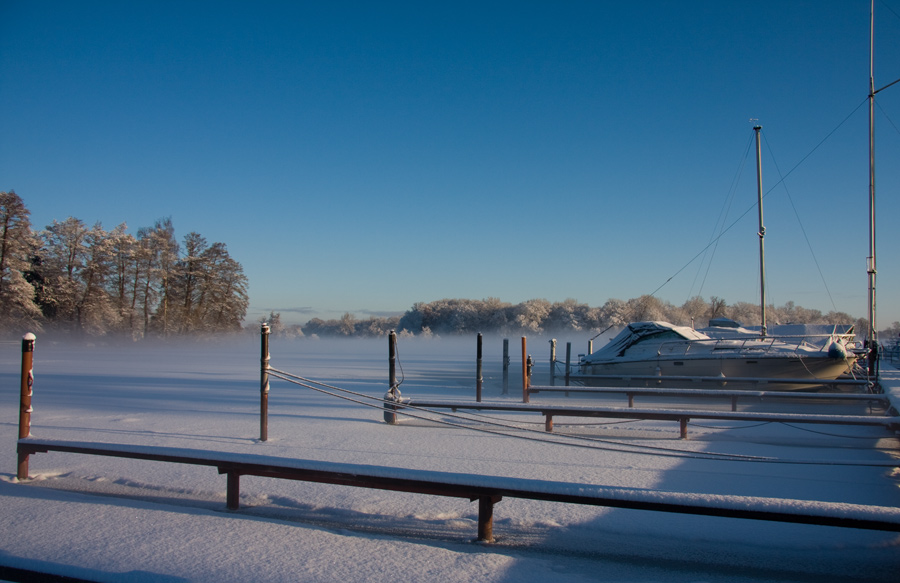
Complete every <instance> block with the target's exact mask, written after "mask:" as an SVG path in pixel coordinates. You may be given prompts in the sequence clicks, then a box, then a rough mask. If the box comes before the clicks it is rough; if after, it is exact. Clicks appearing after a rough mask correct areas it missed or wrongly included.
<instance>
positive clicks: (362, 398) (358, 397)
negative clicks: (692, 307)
mask: <svg viewBox="0 0 900 583" xmlns="http://www.w3.org/2000/svg"><path fill="white" fill-rule="evenodd" d="M268 372H269V374H270V375H271V376H273V377H275V378H279V379H281V380H284V381H286V382H288V383H291V384H295V385H298V386H302V387H305V388H308V389H310V390H313V391H316V392H319V393H323V394H326V395H330V396H333V397H337V398H339V399H343V400H345V401H350V402H352V403H356V404H359V405H363V406H365V407H370V408H373V409H379V410H381V411H384V410H385V409H384V405H386V404H387V405H396V404H397V403H396V402H394V401H388V400H385V399H382V398H379V397H372V396H370V395H366V394H364V393H359V392H356V391H351V390H349V389H342V388H340V387H337V386H334V385H329V384H327V383H323V382H321V381H316V380H313V379H308V378H304V377H301V376H299V375H294V374H291V373H288V372H285V371H281V370H278V369H274V368H269V369H268ZM314 385H319V386H320V387H324V388H319V387H317V386H314ZM326 389H328V390H326ZM331 391H338V392H339V393H346V395H341V394H337V393H334V392H331ZM347 395H352V396H347ZM367 401H370V402H367ZM372 401H374V402H372ZM460 408H465V407H464V406H462V407H460ZM410 410H415V411H420V412H423V413H428V414H431V415H439V416H442V417H445V418H446V417H450V418H453V419H459V420H462V421H469V422H472V421H477V420H475V419H472V418H470V417H466V416H464V415H459V414H454V413H440V412H437V411H433V410H429V409H424V408H421V407H416V406H411V405H402V409H399V410H397V411H396V413H397V414H398V415H404V416H406V417H410V418H413V419H419V420H423V421H428V422H431V423H436V424H439V425H446V426H449V427H454V428H458V429H467V430H470V431H478V432H481V433H488V434H490V435H497V436H501V437H512V438H515V439H524V440H526V441H533V442H538V443H547V444H552V445H565V446H570V447H580V448H586V449H596V450H604V451H615V452H621V453H633V454H638V455H657V456H662V457H674V458H682V459H683V458H687V459H706V460H720V461H745V462H763V463H783V464H794V465H827V466H866V467H869V466H871V467H895V466H896V465H897V464H896V463H891V462H851V461H844V462H840V461H838V462H834V461H829V462H821V461H807V460H784V459H779V458H773V457H766V456H750V455H741V454H726V453H717V452H695V451H688V450H679V449H673V448H665V447H656V446H646V445H633V444H629V443H623V442H619V441H615V440H608V439H600V438H592V437H586V436H579V435H573V434H566V433H559V434H554V435H555V436H558V437H565V438H567V439H571V440H575V441H579V442H588V443H572V442H566V441H561V440H559V439H556V438H553V439H551V438H548V437H547V434H546V432H543V431H539V430H535V429H528V428H523V427H517V426H514V425H509V424H505V423H499V422H491V421H482V423H484V424H486V425H493V426H496V427H501V428H504V429H508V430H514V431H521V432H524V433H526V434H527V435H516V434H511V433H504V432H503V431H499V430H494V429H488V428H485V427H472V426H468V425H461V424H459V423H453V422H450V421H446V420H444V419H434V418H433V417H426V416H424V415H418V414H415V413H411V412H409V411H410ZM692 425H693V424H692ZM530 434H537V435H540V437H537V436H532V435H530ZM597 444H606V445H607V446H606V447H604V446H601V445H597ZM611 446H618V447H611ZM623 448H627V449H623Z"/></svg>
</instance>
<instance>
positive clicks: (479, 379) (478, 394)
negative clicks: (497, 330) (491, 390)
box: [475, 332, 482, 403]
mask: <svg viewBox="0 0 900 583" xmlns="http://www.w3.org/2000/svg"><path fill="white" fill-rule="evenodd" d="M481 343H482V335H481V332H479V333H478V348H477V350H476V357H475V402H476V403H480V402H481V383H482V376H481Z"/></svg>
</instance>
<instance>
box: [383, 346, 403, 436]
mask: <svg viewBox="0 0 900 583" xmlns="http://www.w3.org/2000/svg"><path fill="white" fill-rule="evenodd" d="M388 386H389V388H388V392H387V393H385V394H384V422H385V423H387V424H389V425H396V424H397V406H396V405H395V404H394V403H396V402H399V401H400V391H399V390H397V387H398V384H397V334H396V332H394V331H393V330H391V331H390V332H388Z"/></svg>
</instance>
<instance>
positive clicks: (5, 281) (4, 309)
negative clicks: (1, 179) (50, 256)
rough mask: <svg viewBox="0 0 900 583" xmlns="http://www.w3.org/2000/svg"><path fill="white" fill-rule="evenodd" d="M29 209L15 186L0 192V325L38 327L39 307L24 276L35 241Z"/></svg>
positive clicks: (31, 287)
mask: <svg viewBox="0 0 900 583" xmlns="http://www.w3.org/2000/svg"><path fill="white" fill-rule="evenodd" d="M29 216H30V213H29V212H28V209H27V208H26V207H25V203H24V202H23V201H22V199H21V198H20V197H19V196H18V195H17V194H16V192H15V191H14V190H10V191H9V192H0V328H2V329H7V330H8V329H14V328H32V329H35V330H36V329H37V328H38V326H39V321H40V319H41V311H40V308H39V307H38V305H37V304H36V303H35V293H34V287H33V286H32V285H31V284H30V283H29V282H28V280H27V279H26V273H27V272H28V271H29V270H30V268H31V259H32V256H33V253H34V249H35V248H36V246H37V241H36V239H35V237H34V235H33V234H32V232H31V221H30V219H29Z"/></svg>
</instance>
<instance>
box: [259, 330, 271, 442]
mask: <svg viewBox="0 0 900 583" xmlns="http://www.w3.org/2000/svg"><path fill="white" fill-rule="evenodd" d="M259 336H260V347H261V358H260V362H261V364H262V366H261V369H260V374H259V440H260V441H267V440H268V439H269V325H268V324H265V323H264V324H263V325H262V326H260V331H259Z"/></svg>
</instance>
